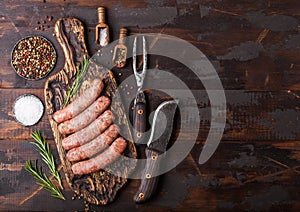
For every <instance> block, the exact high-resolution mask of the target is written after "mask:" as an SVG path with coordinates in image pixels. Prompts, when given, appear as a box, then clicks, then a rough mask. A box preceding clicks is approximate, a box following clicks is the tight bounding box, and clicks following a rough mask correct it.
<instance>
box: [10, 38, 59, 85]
mask: <svg viewBox="0 0 300 212" xmlns="http://www.w3.org/2000/svg"><path fill="white" fill-rule="evenodd" d="M55 63H56V51H55V49H54V47H53V45H52V43H51V42H50V41H49V40H48V39H46V38H45V37H43V36H28V37H25V38H22V39H21V40H19V41H18V42H17V43H16V44H15V46H14V48H13V51H12V54H11V64H12V67H13V69H14V70H15V72H16V73H17V74H18V75H19V76H20V77H23V78H25V79H29V80H39V79H42V78H44V77H46V76H47V75H48V74H49V73H50V72H51V71H52V69H53V68H54V66H55Z"/></svg>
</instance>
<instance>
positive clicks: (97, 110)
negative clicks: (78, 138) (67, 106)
mask: <svg viewBox="0 0 300 212" xmlns="http://www.w3.org/2000/svg"><path fill="white" fill-rule="evenodd" d="M109 105H110V99H109V98H108V97H106V96H101V97H99V98H98V99H97V100H96V101H95V102H94V103H93V104H91V105H90V106H89V107H88V108H87V109H85V110H84V111H83V112H82V113H80V114H79V115H77V116H75V117H74V118H72V119H71V120H67V121H65V122H63V123H61V124H59V125H58V131H59V132H60V133H61V134H70V133H74V132H77V131H79V130H81V129H83V128H85V127H86V126H88V125H89V124H90V123H91V122H92V121H94V120H95V119H96V118H97V117H98V116H99V115H100V114H101V113H103V111H104V110H106V108H107V107H108V106H109Z"/></svg>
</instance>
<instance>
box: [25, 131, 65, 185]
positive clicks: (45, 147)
mask: <svg viewBox="0 0 300 212" xmlns="http://www.w3.org/2000/svg"><path fill="white" fill-rule="evenodd" d="M31 136H32V137H33V138H34V140H35V142H30V143H32V144H34V145H35V146H36V147H37V148H38V150H39V152H40V155H41V156H42V159H43V161H44V162H45V163H46V164H47V166H48V167H49V171H50V174H51V175H53V177H54V178H55V179H56V180H57V182H58V184H59V185H60V187H61V188H62V189H63V186H62V182H61V178H60V176H59V173H58V171H57V169H56V165H55V161H54V158H53V155H52V152H51V149H50V147H49V144H48V143H47V142H46V140H45V138H44V137H43V136H42V135H41V133H40V131H36V132H33V133H32V134H31Z"/></svg>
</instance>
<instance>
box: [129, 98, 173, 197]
mask: <svg viewBox="0 0 300 212" xmlns="http://www.w3.org/2000/svg"><path fill="white" fill-rule="evenodd" d="M177 104H178V100H171V101H166V102H163V103H162V104H160V105H159V106H158V108H157V109H156V110H155V113H154V116H153V122H152V127H151V134H150V138H149V140H148V143H147V148H146V156H147V163H146V167H145V170H144V172H143V175H142V180H141V184H140V187H139V189H138V191H137V193H136V194H135V196H134V198H133V199H134V201H135V202H136V203H143V202H145V201H147V200H148V199H149V198H150V197H151V196H152V194H153V193H154V191H155V189H156V186H157V182H158V176H154V177H152V175H153V174H156V175H157V173H159V168H160V164H159V161H158V160H157V159H158V156H159V155H160V154H162V153H164V152H165V151H166V148H167V144H168V142H169V139H170V137H171V134H172V130H173V118H174V114H175V111H176V107H177Z"/></svg>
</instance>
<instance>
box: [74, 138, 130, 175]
mask: <svg viewBox="0 0 300 212" xmlns="http://www.w3.org/2000/svg"><path fill="white" fill-rule="evenodd" d="M126 145H127V143H126V141H125V140H124V139H123V138H121V137H119V138H117V139H116V140H115V141H114V142H113V143H112V145H111V146H110V147H109V148H108V149H106V150H105V151H104V152H102V153H101V154H99V155H97V156H96V157H93V158H91V159H89V160H85V161H81V162H78V163H75V164H73V165H72V171H73V172H74V174H78V175H83V174H89V173H92V172H95V171H98V170H100V169H103V168H104V167H106V166H107V165H109V164H111V163H112V162H114V161H115V160H116V159H117V158H118V157H119V156H120V155H121V154H122V153H123V151H124V150H125V148H126Z"/></svg>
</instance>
